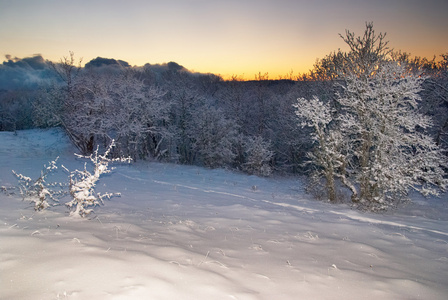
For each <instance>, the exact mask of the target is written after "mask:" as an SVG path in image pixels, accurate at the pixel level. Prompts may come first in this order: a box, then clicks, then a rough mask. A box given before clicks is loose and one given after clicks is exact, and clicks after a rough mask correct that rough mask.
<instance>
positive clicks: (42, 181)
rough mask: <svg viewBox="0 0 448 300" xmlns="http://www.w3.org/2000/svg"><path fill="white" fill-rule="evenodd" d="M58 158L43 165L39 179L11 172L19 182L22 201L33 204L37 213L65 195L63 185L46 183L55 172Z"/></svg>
mask: <svg viewBox="0 0 448 300" xmlns="http://www.w3.org/2000/svg"><path fill="white" fill-rule="evenodd" d="M58 158H59V157H57V158H56V159H55V160H54V161H50V162H49V163H48V166H47V165H44V167H43V169H42V171H41V173H40V176H39V178H37V179H35V180H33V179H31V178H30V177H28V176H24V175H22V174H19V173H16V172H15V171H14V170H12V173H13V174H14V176H16V178H17V180H18V181H19V189H20V194H21V195H22V198H23V200H26V199H30V200H31V202H33V203H34V209H35V210H37V211H40V210H43V209H46V208H47V207H49V206H51V205H50V203H49V202H48V201H49V200H51V201H52V202H56V203H57V202H58V200H57V199H58V198H60V197H61V196H63V195H65V194H66V192H65V191H64V190H63V188H64V185H63V184H61V183H57V182H48V181H47V180H48V176H49V175H50V174H51V173H52V172H54V171H56V170H57V168H58V167H57V165H56V162H57V160H58Z"/></svg>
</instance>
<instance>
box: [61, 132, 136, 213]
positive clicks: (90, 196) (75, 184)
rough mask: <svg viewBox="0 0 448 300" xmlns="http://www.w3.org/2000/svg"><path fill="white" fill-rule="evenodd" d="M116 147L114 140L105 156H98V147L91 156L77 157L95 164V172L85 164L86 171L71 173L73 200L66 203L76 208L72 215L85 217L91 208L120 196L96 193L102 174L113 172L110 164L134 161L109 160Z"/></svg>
mask: <svg viewBox="0 0 448 300" xmlns="http://www.w3.org/2000/svg"><path fill="white" fill-rule="evenodd" d="M114 146H115V141H114V140H112V142H111V144H110V145H109V147H108V148H107V150H106V151H105V152H104V154H103V155H100V154H98V147H97V149H96V150H95V151H94V153H92V154H91V155H89V156H83V155H78V154H77V155H76V156H77V157H79V158H85V159H89V160H90V162H91V163H92V164H93V172H90V171H88V170H87V163H85V164H84V170H82V171H79V170H75V171H73V172H71V173H70V195H71V196H72V198H73V199H72V200H71V201H69V202H67V203H66V205H67V206H68V207H69V208H70V209H73V208H74V211H72V212H71V213H70V215H74V216H77V215H79V216H81V217H85V216H86V215H88V214H89V213H91V212H92V209H89V207H93V206H95V205H100V204H103V199H110V198H111V197H112V196H118V195H119V194H113V193H104V194H102V193H97V192H96V191H95V185H96V183H97V181H98V180H99V179H100V176H101V175H102V174H107V173H110V172H111V170H113V168H111V169H109V168H108V167H109V163H114V162H127V163H130V162H131V160H132V159H131V158H130V157H121V158H114V159H111V158H108V157H107V156H108V155H109V154H110V152H111V150H112V148H113V147H114Z"/></svg>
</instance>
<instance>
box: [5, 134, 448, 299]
mask: <svg viewBox="0 0 448 300" xmlns="http://www.w3.org/2000/svg"><path fill="white" fill-rule="evenodd" d="M0 140H1V141H2V143H1V145H0V170H1V173H0V185H1V186H10V185H14V184H15V183H16V182H15V178H14V177H13V176H12V173H11V169H14V170H16V171H17V172H19V173H22V174H24V175H27V176H30V177H32V178H34V177H36V176H38V174H39V172H40V170H41V168H42V165H43V164H45V163H46V162H48V161H49V160H52V159H54V158H55V157H56V156H60V160H59V162H60V163H62V164H64V165H65V166H67V167H68V168H69V169H74V168H78V169H81V168H82V166H83V162H82V161H79V160H76V159H75V158H74V156H73V154H72V153H73V152H74V151H75V150H74V149H73V148H71V146H70V145H69V143H68V141H67V140H66V139H65V137H64V136H63V134H62V133H60V132H59V131H37V130H33V131H24V132H18V135H17V136H15V135H13V134H12V133H4V132H3V133H0ZM116 167H117V169H116V170H115V171H113V172H112V173H111V174H108V175H106V176H105V177H101V178H100V180H99V183H98V185H97V190H98V191H99V192H104V191H108V192H120V193H121V194H122V196H121V197H120V198H118V197H114V198H112V199H111V200H110V201H109V200H108V201H106V202H105V206H101V207H96V208H95V213H94V214H92V215H90V216H89V217H88V218H85V219H81V218H73V217H69V216H68V211H67V209H66V208H65V207H64V206H63V205H60V206H55V207H53V208H50V209H49V210H46V211H43V212H34V210H33V208H32V206H31V205H29V204H28V203H27V202H23V201H22V200H21V198H20V196H19V195H9V196H7V195H6V194H5V193H1V194H0V203H1V209H0V274H1V275H0V276H1V278H0V299H244V300H245V299H361V298H362V299H446V295H447V294H448V277H447V276H446V274H448V214H447V211H448V210H447V205H446V204H445V203H446V195H444V196H443V197H444V198H443V199H431V200H429V201H432V202H422V201H421V200H419V201H417V202H416V204H414V205H411V206H408V207H406V208H402V209H401V210H399V211H396V212H393V213H389V214H387V215H376V214H363V213H361V212H358V211H354V210H351V209H350V208H348V207H347V206H345V205H331V204H328V203H325V202H317V201H315V200H311V197H310V196H309V195H307V194H305V193H304V192H303V187H302V184H301V182H300V181H299V179H298V178H269V179H266V178H259V177H256V176H247V175H244V174H239V173H235V172H231V171H226V170H208V169H203V168H199V167H192V166H179V165H172V164H161V163H148V162H137V163H134V164H132V165H117V166H116ZM56 177H57V178H60V179H61V180H65V179H66V178H67V174H64V173H63V172H59V173H58V174H57V175H56ZM67 199H68V198H67ZM67 199H63V200H62V201H61V202H62V203H64V202H66V201H67ZM434 207H436V208H437V210H434ZM415 212H419V213H418V214H416V213H415Z"/></svg>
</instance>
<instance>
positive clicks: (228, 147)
mask: <svg viewBox="0 0 448 300" xmlns="http://www.w3.org/2000/svg"><path fill="white" fill-rule="evenodd" d="M192 125H193V126H192V127H190V128H189V136H190V138H191V140H192V141H193V149H194V150H195V151H196V152H197V153H198V156H199V157H198V158H199V159H200V161H201V162H202V163H203V164H204V165H205V166H207V167H212V168H216V167H222V166H226V165H228V164H230V163H231V162H232V161H233V159H234V158H235V155H236V154H235V151H234V144H235V142H236V140H237V126H236V124H235V122H234V121H233V120H230V119H228V118H226V117H225V116H224V114H223V112H222V111H221V110H219V109H216V108H214V107H203V108H202V109H201V110H200V111H199V112H197V113H195V115H194V120H193V122H192Z"/></svg>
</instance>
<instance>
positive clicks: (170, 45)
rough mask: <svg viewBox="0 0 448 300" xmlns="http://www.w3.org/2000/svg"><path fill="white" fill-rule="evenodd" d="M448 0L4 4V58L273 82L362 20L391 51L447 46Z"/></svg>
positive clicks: (338, 44) (0, 3)
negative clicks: (152, 67)
mask: <svg viewBox="0 0 448 300" xmlns="http://www.w3.org/2000/svg"><path fill="white" fill-rule="evenodd" d="M447 12H448V1H447V0H425V1H421V0H375V1H371V0H332V1H323V0H313V1H309V0H306V1H304V0H158V1H153V0H146V1H140V0H121V1H120V0H88V1H87V0H76V1H75V0H69V1H66V0H40V1H37V0H0V56H1V58H3V60H5V59H4V57H5V55H11V56H12V57H19V58H23V57H29V56H32V55H35V54H41V55H42V56H43V57H44V58H45V59H48V60H52V61H59V59H60V58H62V57H63V56H68V55H69V51H73V52H74V53H75V56H76V57H77V58H83V62H84V63H87V62H88V61H90V60H91V59H93V58H96V57H98V56H99V57H105V58H115V59H121V60H124V61H127V62H128V63H130V64H131V65H136V66H141V65H144V64H146V63H151V64H158V63H165V62H170V61H174V62H176V63H179V64H181V65H183V66H184V67H186V68H187V69H189V70H191V71H195V72H202V73H214V74H219V75H221V76H223V77H224V78H228V77H230V76H232V75H238V76H242V77H244V78H245V79H253V78H254V76H255V74H259V73H262V74H265V73H268V74H269V78H271V79H274V78H278V77H279V76H286V75H287V74H289V73H290V72H291V71H292V72H294V74H298V73H303V72H307V71H308V70H310V69H311V68H312V67H313V64H314V63H315V62H316V59H318V58H322V57H324V56H325V55H327V54H329V53H330V52H332V51H335V50H337V49H339V48H340V49H342V50H346V47H345V44H344V42H343V40H342V39H341V38H340V36H339V34H344V33H345V30H346V29H349V30H350V31H353V32H355V33H356V34H357V35H362V33H363V32H364V29H365V24H366V22H373V24H374V29H375V31H376V32H377V33H379V32H386V33H387V36H386V37H387V40H389V41H390V44H389V45H390V47H391V48H394V49H395V50H402V51H405V52H409V53H411V55H413V56H422V57H428V58H432V57H433V56H434V55H440V54H443V53H447V52H448V30H447V29H448V18H447V17H446V13H447Z"/></svg>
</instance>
